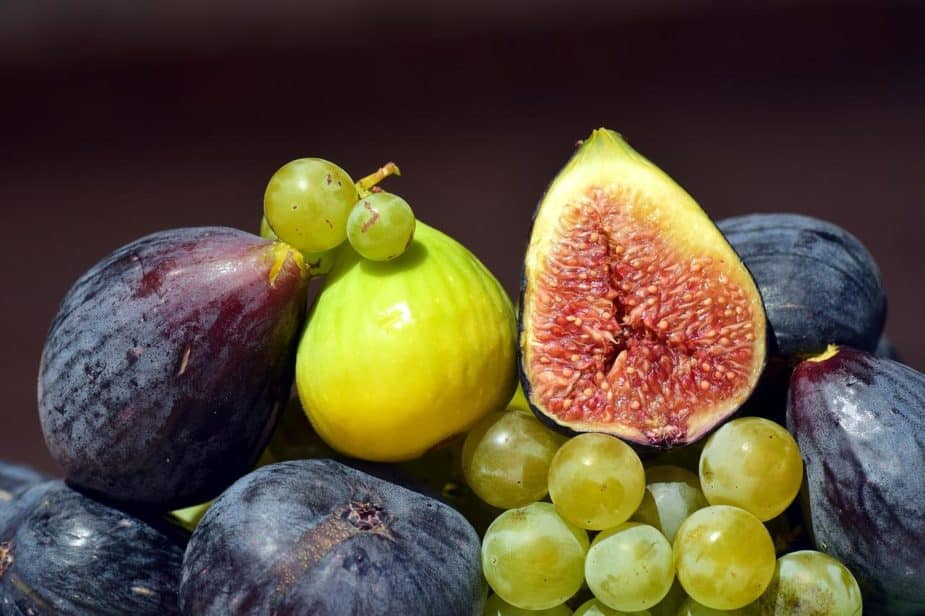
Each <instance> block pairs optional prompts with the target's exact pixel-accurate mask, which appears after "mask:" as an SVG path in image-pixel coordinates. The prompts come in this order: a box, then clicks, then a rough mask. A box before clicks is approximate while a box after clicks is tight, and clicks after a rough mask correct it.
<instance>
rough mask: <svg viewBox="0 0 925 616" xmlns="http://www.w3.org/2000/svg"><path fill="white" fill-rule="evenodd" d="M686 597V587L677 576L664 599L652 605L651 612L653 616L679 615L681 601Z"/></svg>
mask: <svg viewBox="0 0 925 616" xmlns="http://www.w3.org/2000/svg"><path fill="white" fill-rule="evenodd" d="M685 599H687V594H685V592H684V588H682V587H681V582H679V581H678V578H677V576H675V578H674V582H673V583H672V584H671V588H670V589H669V590H668V594H667V595H665V598H664V599H662V600H661V601H659V602H658V603H656V604H655V605H653V606H652V607H650V608H649V612H651V613H652V616H677V614H678V610H679V609H680V608H681V603H683V602H684V600H685Z"/></svg>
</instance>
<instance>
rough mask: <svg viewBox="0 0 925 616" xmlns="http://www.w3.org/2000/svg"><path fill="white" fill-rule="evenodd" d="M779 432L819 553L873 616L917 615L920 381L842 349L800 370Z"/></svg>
mask: <svg viewBox="0 0 925 616" xmlns="http://www.w3.org/2000/svg"><path fill="white" fill-rule="evenodd" d="M787 427H788V428H789V429H790V431H791V432H792V433H793V435H794V437H795V438H796V440H797V443H798V444H799V446H800V451H801V452H802V455H803V461H804V464H805V467H806V481H805V482H804V484H805V486H806V488H807V495H808V502H807V505H808V509H809V511H808V513H807V519H808V520H809V521H810V524H811V529H812V534H813V538H814V541H815V544H816V546H817V548H818V549H819V550H821V551H823V552H826V553H828V554H830V555H831V556H834V557H835V558H837V559H838V560H840V561H841V562H843V563H844V564H845V566H846V567H848V569H849V570H850V571H851V572H852V573H853V574H854V575H855V577H856V578H857V580H858V583H859V584H860V586H861V591H862V592H863V594H864V611H865V612H870V613H872V614H923V613H925V584H923V580H925V374H922V373H920V372H918V371H916V370H913V369H912V368H909V367H908V366H905V365H903V364H900V363H898V362H895V361H892V360H889V359H882V358H878V357H874V356H872V355H868V354H867V353H863V352H860V351H856V350H853V349H849V348H845V347H842V348H840V349H837V350H833V351H830V352H828V353H826V354H824V355H822V356H820V357H818V358H816V359H814V360H807V361H804V362H802V363H801V364H799V365H798V366H797V367H796V369H795V370H794V372H793V375H792V376H791V380H790V399H789V404H788V408H787Z"/></svg>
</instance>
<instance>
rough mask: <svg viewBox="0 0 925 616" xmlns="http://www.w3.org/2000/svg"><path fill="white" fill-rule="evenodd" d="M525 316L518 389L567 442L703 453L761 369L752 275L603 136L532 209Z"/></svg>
mask: <svg viewBox="0 0 925 616" xmlns="http://www.w3.org/2000/svg"><path fill="white" fill-rule="evenodd" d="M520 307H521V308H520V317H519V322H520V330H521V331H520V369H521V379H522V383H523V386H524V391H525V392H526V394H527V396H528V398H529V401H530V405H531V406H532V408H533V409H534V412H535V413H536V414H537V415H538V416H539V417H540V418H541V419H544V420H546V421H547V422H549V423H551V424H552V425H554V426H560V427H563V428H565V429H567V430H570V431H577V432H587V431H597V432H606V433H609V434H613V435H616V436H619V437H621V438H624V439H626V440H629V441H632V442H636V443H639V444H643V445H651V446H657V447H666V446H672V445H681V444H686V443H690V442H693V441H696V440H697V439H698V438H700V437H701V436H703V435H704V434H706V433H707V432H708V431H709V430H710V429H711V428H713V427H714V426H715V425H717V424H718V423H719V422H720V421H722V420H723V419H724V418H725V417H727V416H729V415H730V414H732V413H733V412H735V410H736V409H737V408H738V407H739V406H740V405H741V404H742V402H743V401H744V400H745V399H746V398H747V397H748V396H749V394H750V393H751V391H752V389H753V388H754V386H755V383H756V382H757V380H758V376H759V375H760V373H761V370H762V367H763V365H764V359H765V346H764V345H765V315H764V311H763V308H762V305H761V297H760V295H759V294H758V290H757V288H756V286H755V283H754V281H753V280H752V278H751V276H750V274H749V272H748V270H747V269H746V268H745V267H744V266H743V264H742V263H741V261H740V260H739V258H738V256H737V255H736V254H735V252H734V251H733V249H732V248H731V247H730V246H729V244H728V243H727V242H726V240H725V239H724V238H723V236H722V234H721V233H720V232H719V230H717V228H716V227H715V226H714V225H713V223H712V222H711V221H710V219H709V218H708V217H707V215H706V214H705V213H704V212H703V211H702V210H701V209H700V207H699V206H698V205H697V203H696V202H695V201H694V200H693V199H692V198H691V197H690V195H688V194H687V193H686V192H685V191H684V190H683V189H682V188H681V187H680V186H678V185H677V184H676V183H675V182H674V181H673V180H671V178H669V177H668V176H667V175H666V174H665V173H664V172H662V171H661V170H660V169H658V168H657V167H656V166H655V165H653V164H652V163H650V162H649V161H648V160H646V159H645V158H643V157H642V156H641V155H639V154H638V153H637V152H635V151H634V150H633V149H632V148H631V147H630V146H629V145H628V144H627V143H626V142H625V141H623V139H622V138H621V137H620V136H619V135H617V134H616V133H614V132H612V131H608V130H605V129H600V130H597V131H594V133H593V134H592V135H591V137H590V139H588V140H586V141H585V142H584V143H583V144H581V146H580V147H579V148H578V150H577V152H576V153H575V155H574V156H573V157H572V159H571V161H569V163H568V164H567V165H566V166H565V168H564V169H563V170H562V171H561V172H560V173H559V175H558V176H557V177H556V179H555V180H554V181H553V182H552V184H551V185H550V187H549V188H548V190H547V192H546V194H545V196H544V197H543V198H542V200H541V202H540V204H539V206H538V207H537V210H536V213H535V215H534V221H533V229H532V232H531V236H530V242H529V245H528V248H527V253H526V257H525V260H524V279H523V287H522V291H521V301H520Z"/></svg>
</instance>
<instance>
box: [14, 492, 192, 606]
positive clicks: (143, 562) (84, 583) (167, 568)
mask: <svg viewBox="0 0 925 616" xmlns="http://www.w3.org/2000/svg"><path fill="white" fill-rule="evenodd" d="M186 539H187V536H186V533H184V532H183V531H182V530H180V529H179V528H175V527H172V526H169V525H167V524H165V523H162V522H160V521H157V522H155V521H150V520H143V519H140V518H138V517H135V516H134V515H132V514H130V513H127V512H125V511H121V510H119V509H114V508H112V507H109V506H107V505H104V504H102V503H99V502H97V501H95V500H92V499H90V498H88V497H86V496H84V495H82V494H80V493H79V492H76V491H74V490H72V489H71V488H69V487H67V486H66V485H64V483H63V482H61V481H49V482H46V483H41V484H38V485H36V486H33V487H32V488H30V489H29V490H27V491H26V492H24V493H23V494H22V495H21V496H20V497H19V498H18V499H17V500H16V501H14V502H13V503H12V504H11V505H9V506H8V507H7V508H5V509H0V614H16V615H20V614H23V615H25V614H36V615H45V614H48V615H51V614H68V615H73V616H83V615H86V616H91V615H93V616H96V615H102V616H106V615H112V616H115V615H117V614H135V615H137V616H148V615H150V616H165V615H170V614H178V613H179V608H178V606H177V589H178V588H179V583H180V565H181V563H182V560H183V549H184V547H185V545H186Z"/></svg>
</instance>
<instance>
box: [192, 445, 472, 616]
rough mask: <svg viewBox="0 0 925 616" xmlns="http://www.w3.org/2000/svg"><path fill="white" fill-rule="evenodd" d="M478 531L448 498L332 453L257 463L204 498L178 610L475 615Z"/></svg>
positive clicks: (317, 614)
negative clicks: (208, 501)
mask: <svg viewBox="0 0 925 616" xmlns="http://www.w3.org/2000/svg"><path fill="white" fill-rule="evenodd" d="M485 595H486V588H485V585H484V582H483V580H482V571H481V566H480V547H479V539H478V536H477V535H476V534H475V531H474V530H473V529H472V527H471V526H470V525H469V523H468V522H467V521H466V520H465V518H463V517H462V516H461V515H460V514H458V513H457V512H456V511H454V510H453V509H452V508H451V507H449V506H448V505H444V504H443V503H441V502H439V501H437V500H434V499H432V498H428V497H426V496H423V495H421V494H419V493H417V492H413V491H411V490H407V489H405V488H403V487H400V486H397V485H394V484H392V483H389V482H387V481H383V480H381V479H377V478H376V477H373V476H371V475H368V474H366V473H363V472H361V471H359V470H356V469H354V468H351V467H348V466H345V465H344V464H341V463H339V462H336V461H333V460H294V461H289V462H279V463H277V464H272V465H270V466H265V467H262V468H260V469H258V470H256V471H254V472H253V473H250V474H249V475H246V476H245V477H242V478H241V479H240V480H238V481H237V482H235V484H234V485H232V486H231V487H230V488H229V489H228V490H227V491H225V493H224V494H222V495H221V496H220V497H219V498H218V499H217V500H216V501H215V503H214V504H213V505H212V507H210V508H209V511H208V512H207V513H206V515H205V517H203V519H202V521H201V522H200V523H199V526H198V527H197V528H196V531H195V532H194V533H193V535H192V537H191V538H190V542H189V545H188V547H187V550H186V555H185V556H184V560H183V571H182V576H181V581H180V607H181V610H182V613H184V614H197V615H204V616H208V615H210V614H216V615H221V616H224V615H226V614H244V613H247V614H290V615H299V614H305V615H312V616H335V615H339V614H343V615H344V616H347V615H351V614H364V615H369V616H374V615H376V614H382V615H392V614H443V615H445V616H456V615H459V616H463V615H465V616H477V615H480V614H481V613H482V607H483V605H484V601H485Z"/></svg>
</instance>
